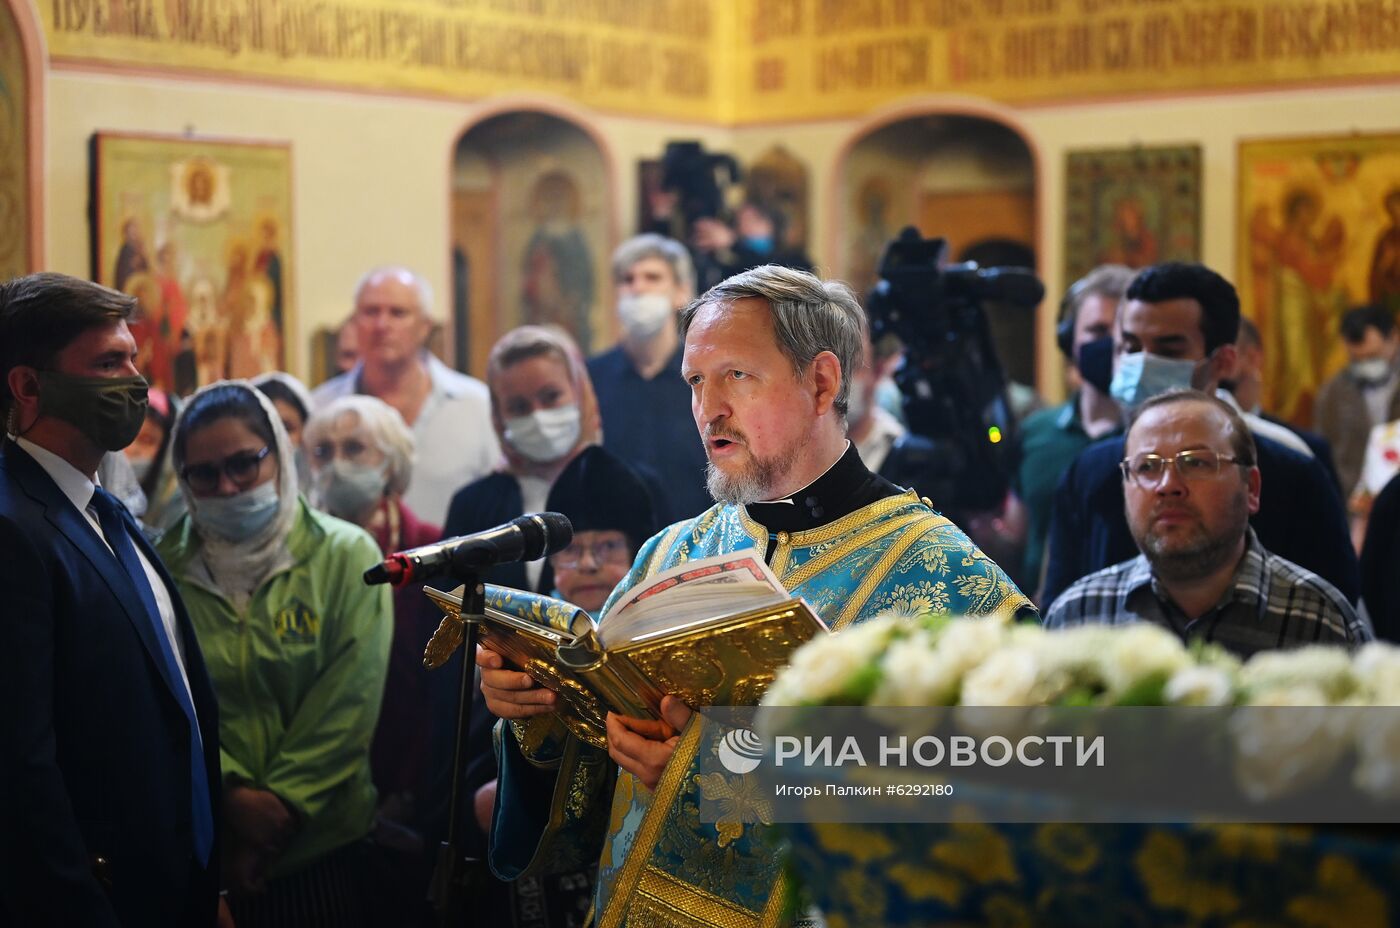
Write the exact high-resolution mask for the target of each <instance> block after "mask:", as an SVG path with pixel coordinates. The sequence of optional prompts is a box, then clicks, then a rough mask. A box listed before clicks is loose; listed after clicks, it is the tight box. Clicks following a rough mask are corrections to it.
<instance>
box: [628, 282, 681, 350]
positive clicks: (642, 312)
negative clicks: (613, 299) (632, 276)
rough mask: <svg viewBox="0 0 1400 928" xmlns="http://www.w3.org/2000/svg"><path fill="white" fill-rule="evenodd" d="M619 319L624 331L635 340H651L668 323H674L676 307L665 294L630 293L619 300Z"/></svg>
mask: <svg viewBox="0 0 1400 928" xmlns="http://www.w3.org/2000/svg"><path fill="white" fill-rule="evenodd" d="M617 317H618V319H620V320H621V321H622V330H623V331H624V332H625V333H627V337H628V338H630V339H634V340H639V339H644V338H651V337H652V336H653V335H656V334H657V333H658V332H660V331H661V330H662V329H663V328H665V326H666V324H667V323H668V322H672V323H673V322H674V321H675V317H676V310H675V307H674V306H672V305H671V300H670V299H669V298H668V297H667V296H666V294H664V293H628V294H625V295H623V296H620V297H618V299H617Z"/></svg>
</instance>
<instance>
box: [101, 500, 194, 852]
mask: <svg viewBox="0 0 1400 928" xmlns="http://www.w3.org/2000/svg"><path fill="white" fill-rule="evenodd" d="M92 508H93V509H94V510H96V511H97V521H98V522H99V523H100V524H101V525H102V534H103V535H106V536H107V543H108V544H109V545H111V546H112V551H113V552H114V553H115V554H116V555H117V560H118V561H120V562H121V565H122V567H123V568H124V569H125V570H126V573H127V576H128V577H130V578H131V583H132V585H133V586H134V587H136V592H137V593H138V594H139V595H140V597H141V604H142V605H143V606H144V607H145V609H146V617H147V620H148V621H149V622H150V623H151V631H152V632H153V633H154V634H155V641H156V643H157V645H158V646H159V649H160V657H161V662H162V664H163V667H162V670H164V672H165V676H166V678H167V681H168V682H169V684H170V688H171V690H172V691H174V693H175V698H176V699H178V700H179V701H180V708H181V709H183V710H184V712H185V718H186V719H188V720H189V725H190V800H191V803H192V809H191V826H192V829H193V831H194V854H195V857H196V858H197V859H198V860H199V863H200V865H201V866H205V865H207V864H208V863H209V852H210V850H211V849H212V848H213V846H214V813H213V809H212V808H211V807H210V804H209V776H208V773H207V772H206V771H205V769H204V751H203V750H201V739H200V735H199V720H198V719H197V718H196V717H195V712H194V704H193V703H192V702H190V695H189V693H188V692H187V691H186V689H185V685H184V683H183V682H182V680H181V677H180V666H179V664H178V663H176V661H175V650H174V647H173V645H172V643H171V641H170V636H169V635H167V634H166V633H165V623H164V622H162V621H161V618H160V609H159V607H157V606H156V598H155V594H154V593H153V592H151V584H150V582H149V580H148V579H147V577H146V570H145V568H144V567H142V566H141V560H140V558H139V557H137V554H136V546H135V545H134V544H132V542H131V536H130V535H128V534H127V531H126V520H125V519H123V518H122V513H121V504H120V503H118V502H117V499H116V497H115V496H113V495H112V494H110V493H108V492H107V491H106V490H104V489H102V488H101V487H98V488H97V489H96V492H94V493H93V495H92Z"/></svg>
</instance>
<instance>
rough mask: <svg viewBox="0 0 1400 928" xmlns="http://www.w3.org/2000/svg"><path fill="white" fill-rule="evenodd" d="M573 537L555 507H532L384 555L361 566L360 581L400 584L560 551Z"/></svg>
mask: <svg viewBox="0 0 1400 928" xmlns="http://www.w3.org/2000/svg"><path fill="white" fill-rule="evenodd" d="M573 540H574V527H573V526H572V525H570V524H569V520H568V518H567V517H566V516H564V515H561V514H560V513H557V512H536V513H530V514H528V515H523V516H521V517H520V518H518V519H511V520H510V521H509V522H507V523H505V524H504V525H498V526H496V527H495V528H489V529H487V530H486V531H484V532H475V533H473V534H471V535H459V536H457V537H456V538H448V539H445V540H443V541H439V542H438V543H437V544H432V545H423V546H422V547H421V548H410V549H409V550H407V551H398V552H395V553H394V554H391V555H389V556H388V557H387V558H385V559H384V562H383V563H381V564H376V565H375V566H373V567H371V568H370V569H369V570H367V571H365V583H366V584H367V585H369V586H374V585H375V584H377V583H392V584H393V585H394V586H402V585H403V584H405V583H408V582H409V581H411V580H427V579H428V578H430V577H436V576H438V575H439V574H455V575H461V574H466V573H470V572H472V571H474V570H481V569H482V568H485V567H491V566H493V565H495V564H508V563H510V562H512V561H534V560H538V559H539V558H542V557H548V556H549V555H551V554H553V553H554V552H556V551H561V550H563V549H564V548H567V547H568V546H569V542H571V541H573Z"/></svg>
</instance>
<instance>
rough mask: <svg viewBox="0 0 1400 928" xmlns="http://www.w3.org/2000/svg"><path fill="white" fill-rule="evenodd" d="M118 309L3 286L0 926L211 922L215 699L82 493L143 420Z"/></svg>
mask: <svg viewBox="0 0 1400 928" xmlns="http://www.w3.org/2000/svg"><path fill="white" fill-rule="evenodd" d="M134 305H135V301H134V300H133V299H131V298H130V297H127V296H125V295H123V294H120V293H117V292H115V291H112V290H108V289H107V288H105V287H100V286H98V285H96V284H92V283H88V282H86V281H82V280H78V279H76V278H71V277H65V276H63V275H60V274H34V275H31V276H29V277H22V278H17V279H15V280H11V281H8V282H6V283H4V284H0V409H3V412H4V415H5V422H6V432H7V436H6V439H5V441H4V450H3V455H2V456H0V603H3V608H2V609H0V705H3V706H4V707H5V709H4V711H3V712H0V790H2V791H3V792H0V795H3V811H0V924H6V925H9V924H14V925H26V926H32V925H83V926H114V925H127V926H141V928H156V926H166V925H169V926H177V925H178V926H186V925H201V926H205V925H210V926H212V925H214V924H215V923H216V920H217V919H219V916H220V915H221V914H222V907H221V906H220V905H219V896H218V855H217V853H216V850H215V822H217V821H218V813H219V809H218V796H219V789H218V783H219V738H218V719H217V709H216V706H215V702H214V694H213V690H212V689H211V688H210V684H209V678H208V676H207V675H206V673H205V670H204V662H203V660H202V658H201V657H200V652H199V645H198V644H197V643H196V641H195V637H194V631H193V629H192V628H191V626H190V622H189V618H188V616H187V615H186V614H185V610H184V606H183V605H182V604H181V602H180V597H179V594H178V593H177V592H176V590H175V585H174V584H173V583H172V582H171V580H170V577H169V576H168V575H167V574H166V572H165V569H164V567H163V566H162V565H161V562H160V560H159V558H157V556H156V554H155V552H154V551H153V550H152V549H151V547H150V546H149V545H148V544H147V543H146V541H145V539H144V538H143V537H142V535H141V532H140V531H139V530H138V528H137V526H136V523H135V521H134V520H133V519H132V518H131V516H130V514H129V513H127V512H126V510H125V509H124V508H123V507H122V505H121V504H120V503H119V502H117V501H116V499H115V498H114V497H112V496H110V495H109V494H107V493H106V492H105V491H104V490H102V489H101V488H100V487H97V486H95V480H96V476H95V475H96V473H97V467H98V463H99V462H100V461H101V459H102V456H103V454H104V453H106V452H108V451H116V450H119V449H120V448H122V447H124V446H125V445H126V444H128V443H129V442H130V441H131V440H132V439H133V438H134V437H135V436H136V433H137V431H139V429H140V427H141V420H142V417H143V415H144V411H145V406H146V383H145V381H144V380H143V379H142V378H141V377H140V376H139V375H138V374H137V371H136V368H135V364H134V359H135V356H136V343H135V341H134V340H133V339H132V336H131V332H130V330H129V329H128V328H127V324H126V319H127V317H128V316H129V315H130V313H131V310H132V308H133V307H134Z"/></svg>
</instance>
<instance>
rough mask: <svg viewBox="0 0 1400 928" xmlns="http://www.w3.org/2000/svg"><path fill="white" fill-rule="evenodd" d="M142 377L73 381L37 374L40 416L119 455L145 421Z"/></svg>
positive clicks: (47, 373)
mask: <svg viewBox="0 0 1400 928" xmlns="http://www.w3.org/2000/svg"><path fill="white" fill-rule="evenodd" d="M148 389H149V385H148V384H147V383H146V378H144V377H75V376H73V375H72V374H60V373H59V372H57V371H39V415H41V416H53V417H54V418H55V419H62V420H63V421H64V422H67V423H69V424H70V425H73V426H76V427H77V429H78V431H80V432H82V433H83V434H84V435H86V436H87V437H88V438H90V439H92V441H93V442H94V443H95V444H96V445H97V446H98V447H99V448H103V449H105V450H107V451H120V450H122V449H123V448H125V447H126V446H127V445H129V444H131V443H132V442H133V441H135V440H136V436H137V435H138V434H140V432H141V423H142V422H143V421H144V420H145V418H146V391H147V390H148Z"/></svg>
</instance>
